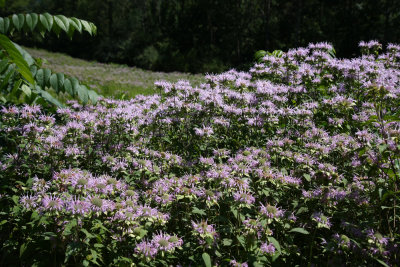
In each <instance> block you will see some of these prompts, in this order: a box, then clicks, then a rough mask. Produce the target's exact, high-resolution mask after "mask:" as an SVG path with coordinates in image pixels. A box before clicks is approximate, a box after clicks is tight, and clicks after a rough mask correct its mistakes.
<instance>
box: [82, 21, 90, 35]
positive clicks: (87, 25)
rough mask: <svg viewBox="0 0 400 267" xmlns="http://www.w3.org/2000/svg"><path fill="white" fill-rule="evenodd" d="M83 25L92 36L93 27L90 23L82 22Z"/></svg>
mask: <svg viewBox="0 0 400 267" xmlns="http://www.w3.org/2000/svg"><path fill="white" fill-rule="evenodd" d="M81 23H82V26H83V29H84V30H85V31H87V32H88V33H89V34H90V35H92V27H90V24H89V22H87V21H86V20H81Z"/></svg>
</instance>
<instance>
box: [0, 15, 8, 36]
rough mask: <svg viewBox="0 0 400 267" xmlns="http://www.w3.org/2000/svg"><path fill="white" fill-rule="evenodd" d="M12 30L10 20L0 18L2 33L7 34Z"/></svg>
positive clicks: (0, 31)
mask: <svg viewBox="0 0 400 267" xmlns="http://www.w3.org/2000/svg"><path fill="white" fill-rule="evenodd" d="M9 28H10V19H9V18H0V33H3V34H6V33H7V32H8V29H9Z"/></svg>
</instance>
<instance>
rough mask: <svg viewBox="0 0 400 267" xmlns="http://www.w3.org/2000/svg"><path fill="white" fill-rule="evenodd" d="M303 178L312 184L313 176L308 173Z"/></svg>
mask: <svg viewBox="0 0 400 267" xmlns="http://www.w3.org/2000/svg"><path fill="white" fill-rule="evenodd" d="M303 177H304V178H305V179H306V181H307V182H311V176H310V175H309V174H308V173H305V174H303Z"/></svg>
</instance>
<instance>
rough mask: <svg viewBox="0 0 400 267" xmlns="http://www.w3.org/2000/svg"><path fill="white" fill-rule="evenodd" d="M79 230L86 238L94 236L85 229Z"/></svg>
mask: <svg viewBox="0 0 400 267" xmlns="http://www.w3.org/2000/svg"><path fill="white" fill-rule="evenodd" d="M81 232H82V233H84V234H85V235H86V238H89V239H92V238H94V235H92V234H91V233H89V232H88V231H87V230H86V229H84V228H82V229H81Z"/></svg>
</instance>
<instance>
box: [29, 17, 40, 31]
mask: <svg viewBox="0 0 400 267" xmlns="http://www.w3.org/2000/svg"><path fill="white" fill-rule="evenodd" d="M29 15H30V17H31V19H32V25H31V26H30V25H29V24H28V26H29V28H30V29H31V31H33V29H35V27H36V25H37V23H38V21H39V16H38V14H36V13H31V14H29Z"/></svg>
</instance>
